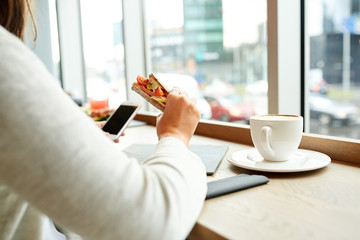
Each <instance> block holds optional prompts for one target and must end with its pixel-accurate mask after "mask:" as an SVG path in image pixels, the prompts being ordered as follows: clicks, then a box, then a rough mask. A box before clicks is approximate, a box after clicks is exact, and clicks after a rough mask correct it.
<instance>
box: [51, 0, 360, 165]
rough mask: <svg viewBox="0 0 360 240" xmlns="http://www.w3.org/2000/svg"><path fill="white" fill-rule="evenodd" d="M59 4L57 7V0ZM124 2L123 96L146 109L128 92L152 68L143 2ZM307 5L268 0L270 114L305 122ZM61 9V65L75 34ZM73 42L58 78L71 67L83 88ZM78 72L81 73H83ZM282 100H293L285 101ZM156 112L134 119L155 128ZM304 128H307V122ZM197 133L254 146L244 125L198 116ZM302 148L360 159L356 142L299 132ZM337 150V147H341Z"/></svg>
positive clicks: (341, 158)
mask: <svg viewBox="0 0 360 240" xmlns="http://www.w3.org/2000/svg"><path fill="white" fill-rule="evenodd" d="M57 2H58V7H59V1H57ZM60 2H73V4H74V6H75V7H78V6H79V0H77V1H60ZM122 4H123V16H124V18H123V20H124V21H123V24H124V43H125V71H126V72H125V74H126V83H127V86H126V88H127V97H128V99H129V100H136V101H142V102H143V103H144V105H145V106H146V109H147V110H149V108H150V107H149V105H148V104H147V103H145V101H144V100H143V99H141V98H140V97H139V96H137V94H135V93H133V91H131V84H132V82H133V81H134V79H135V78H136V76H137V75H138V74H143V75H148V74H149V72H148V71H149V70H150V69H151V62H150V59H151V58H150V52H149V50H148V48H147V46H146V44H147V42H148V41H146V40H147V39H146V37H147V34H146V32H145V31H146V27H145V14H146V12H145V11H144V9H143V7H144V0H122ZM305 9H306V0H300V1H288V0H267V14H268V22H267V27H268V82H269V84H268V85H269V90H268V91H269V92H268V112H269V113H295V114H301V115H304V117H305V123H308V122H309V121H308V116H309V114H307V110H306V104H304V103H305V102H306V100H307V96H306V92H307V91H305V86H307V85H306V74H307V69H308V68H307V64H308V56H306V54H305V53H306V50H308V49H307V48H308V43H307V40H306V39H307V38H306V31H305V27H306V22H305V21H306V20H305V19H306V18H305ZM64 12H65V11H59V12H58V14H59V15H60V16H59V20H60V21H59V32H60V34H59V35H60V38H61V39H60V40H61V41H60V44H61V48H60V49H61V52H62V54H61V60H62V64H64V63H65V62H67V61H65V60H66V59H64V55H63V52H64V51H69V49H71V47H70V46H69V44H70V43H71V44H74V36H73V35H72V34H66V33H65V32H68V33H69V32H70V31H71V32H72V33H74V32H76V31H75V30H70V29H69V25H66V24H62V23H61V18H62V19H64V18H66V14H65V13H64ZM72 13H73V15H72V16H71V18H72V19H77V21H79V23H80V25H77V24H74V23H72V24H70V26H73V27H77V29H78V30H81V29H80V28H81V22H80V21H81V18H80V11H73V12H72ZM284 19H285V21H284ZM66 29H67V30H66ZM79 34H80V35H79V36H78V37H79V39H82V38H81V32H80V33H79ZM61 35H62V36H61ZM64 39H67V40H64ZM70 40H71V41H70ZM76 45H77V46H78V48H79V49H78V50H77V53H76V54H75V57H76V58H77V59H75V57H74V55H73V58H72V60H74V59H75V61H76V63H77V65H76V66H78V69H77V70H75V69H68V68H65V67H63V68H62V76H63V80H64V82H65V83H67V82H68V80H66V76H69V73H70V72H71V71H78V73H77V74H80V75H79V76H81V77H78V78H77V79H75V78H72V79H71V81H74V83H72V84H77V85H79V86H80V87H81V88H82V89H85V87H84V85H83V84H85V82H84V81H85V75H84V58H83V53H82V44H81V43H77V44H76ZM73 53H74V52H73ZM69 61H70V62H71V59H70V60H69ZM68 63H69V62H68ZM81 71H82V74H83V75H81ZM69 81H70V80H69ZM65 86H66V84H65ZM299 89H300V90H299ZM65 90H66V88H65ZM84 91H85V90H84ZM85 96H86V94H85ZM283 99H294V100H293V101H284V100H283ZM156 115H157V114H156V113H151V112H147V113H140V114H138V115H137V116H136V119H137V120H139V121H143V122H146V123H148V124H150V125H154V126H155V125H156V118H157V116H156ZM305 130H307V126H306V125H305ZM305 132H306V131H305ZM195 134H198V135H202V136H207V137H211V138H217V139H222V140H225V141H230V142H236V143H240V144H246V145H250V146H252V141H251V136H250V128H249V126H248V125H242V124H233V123H225V122H218V121H208V120H201V121H200V123H199V125H198V127H197V129H196V132H195ZM300 147H301V148H305V149H309V150H314V151H320V152H323V153H325V154H328V155H329V156H330V157H331V159H333V160H336V161H340V162H343V163H349V164H353V165H354V164H355V165H360V159H359V158H358V156H360V140H356V139H346V138H339V137H330V136H323V135H318V134H309V133H303V138H302V142H301V145H300ZM338 149H341V151H339V150H338Z"/></svg>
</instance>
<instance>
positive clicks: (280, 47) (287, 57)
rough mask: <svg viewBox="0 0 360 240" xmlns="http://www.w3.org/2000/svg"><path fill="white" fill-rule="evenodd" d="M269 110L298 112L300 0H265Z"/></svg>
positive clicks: (299, 90) (299, 108)
mask: <svg viewBox="0 0 360 240" xmlns="http://www.w3.org/2000/svg"><path fill="white" fill-rule="evenodd" d="M267 4H268V11H267V13H268V23H267V27H268V86H269V87H268V112H269V113H274V114H276V113H286V114H298V115H300V114H301V70H300V69H301V65H300V60H301V59H300V58H301V57H300V52H301V41H300V2H299V1H289V0H268V1H267Z"/></svg>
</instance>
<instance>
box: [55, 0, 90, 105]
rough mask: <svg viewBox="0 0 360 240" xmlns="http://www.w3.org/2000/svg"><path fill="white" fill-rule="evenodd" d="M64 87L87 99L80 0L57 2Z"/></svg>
mask: <svg viewBox="0 0 360 240" xmlns="http://www.w3.org/2000/svg"><path fill="white" fill-rule="evenodd" d="M56 8H57V14H58V31H59V43H60V59H61V75H62V81H63V88H64V90H65V91H66V92H69V93H71V94H72V95H73V96H74V97H76V98H80V99H81V100H83V101H87V97H86V76H85V62H84V54H83V41H82V40H83V39H82V27H81V13H80V0H75V1H74V0H61V1H57V2H56Z"/></svg>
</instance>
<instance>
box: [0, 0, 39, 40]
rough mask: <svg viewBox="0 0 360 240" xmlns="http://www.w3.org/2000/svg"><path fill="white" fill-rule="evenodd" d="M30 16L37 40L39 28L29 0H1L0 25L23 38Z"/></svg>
mask: <svg viewBox="0 0 360 240" xmlns="http://www.w3.org/2000/svg"><path fill="white" fill-rule="evenodd" d="M28 17H29V18H30V21H31V25H32V29H33V31H34V41H35V40H36V37H37V30H36V25H35V19H34V16H33V14H32V11H31V6H30V3H29V0H0V25H1V26H3V27H4V28H6V29H7V30H8V31H9V32H11V33H13V34H14V35H16V36H17V37H19V38H20V39H21V40H24V32H25V28H26V25H27V24H26V23H27V19H28Z"/></svg>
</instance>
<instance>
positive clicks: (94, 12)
mask: <svg viewBox="0 0 360 240" xmlns="http://www.w3.org/2000/svg"><path fill="white" fill-rule="evenodd" d="M122 19H123V16H122V1H121V0H104V1H97V0H82V1H81V21H82V34H83V47H84V58H85V65H86V66H85V69H86V73H85V75H86V90H87V98H88V100H89V103H90V107H91V108H92V109H93V110H98V109H102V108H106V107H108V108H109V109H110V110H111V109H114V108H116V107H118V106H119V105H120V103H121V102H123V101H125V100H126V87H125V72H124V71H125V70H124V69H125V68H124V41H123V25H122Z"/></svg>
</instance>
